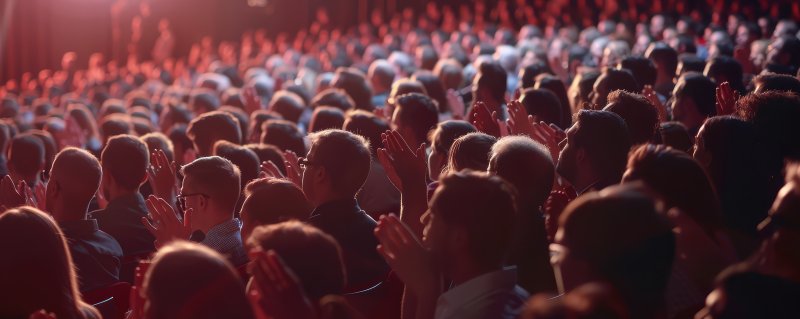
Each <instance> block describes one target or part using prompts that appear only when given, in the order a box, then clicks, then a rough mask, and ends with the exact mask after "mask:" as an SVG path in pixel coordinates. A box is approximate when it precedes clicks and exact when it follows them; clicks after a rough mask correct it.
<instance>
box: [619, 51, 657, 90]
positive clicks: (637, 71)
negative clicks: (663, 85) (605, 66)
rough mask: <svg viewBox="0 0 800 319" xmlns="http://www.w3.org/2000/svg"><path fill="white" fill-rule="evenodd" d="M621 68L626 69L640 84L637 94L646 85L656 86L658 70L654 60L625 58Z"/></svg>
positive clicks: (620, 65)
mask: <svg viewBox="0 0 800 319" xmlns="http://www.w3.org/2000/svg"><path fill="white" fill-rule="evenodd" d="M619 67H620V68H623V69H626V70H628V71H630V72H631V74H633V77H634V78H635V79H636V83H637V84H639V86H638V87H637V89H638V90H637V91H636V92H641V91H642V89H643V88H644V86H645V85H655V84H656V76H657V75H658V74H657V70H656V65H655V63H653V61H652V60H650V59H647V58H644V57H634V56H629V57H625V58H623V59H622V61H620V63H619Z"/></svg>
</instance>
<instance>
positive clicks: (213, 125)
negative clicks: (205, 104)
mask: <svg viewBox="0 0 800 319" xmlns="http://www.w3.org/2000/svg"><path fill="white" fill-rule="evenodd" d="M186 136H188V137H189V139H191V140H192V142H193V143H194V145H195V147H196V148H197V153H198V155H200V156H207V155H209V154H211V151H212V147H214V143H216V142H217V141H220V140H225V141H229V142H232V143H236V144H240V143H241V142H242V132H241V130H240V128H239V120H237V119H236V117H234V116H233V115H230V114H228V113H226V112H223V111H212V112H208V113H205V114H203V115H200V116H198V117H196V118H195V119H194V120H192V122H190V123H189V126H188V127H187V128H186Z"/></svg>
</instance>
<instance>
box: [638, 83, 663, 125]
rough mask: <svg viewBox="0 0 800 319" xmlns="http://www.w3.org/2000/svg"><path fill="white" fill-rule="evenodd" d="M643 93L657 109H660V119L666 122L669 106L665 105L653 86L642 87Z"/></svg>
mask: <svg viewBox="0 0 800 319" xmlns="http://www.w3.org/2000/svg"><path fill="white" fill-rule="evenodd" d="M642 95H644V97H645V98H647V100H648V101H650V103H652V104H653V106H655V107H656V111H658V121H659V122H666V121H667V108H666V107H665V106H664V103H661V99H659V98H658V94H657V93H656V91H655V90H653V86H652V85H645V86H644V89H642Z"/></svg>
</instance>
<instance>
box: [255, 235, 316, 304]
mask: <svg viewBox="0 0 800 319" xmlns="http://www.w3.org/2000/svg"><path fill="white" fill-rule="evenodd" d="M251 258H252V259H253V262H252V263H250V264H249V265H248V271H249V272H250V274H251V275H252V278H253V279H252V281H251V282H250V284H249V285H248V287H247V295H248V297H249V299H250V304H251V306H252V307H253V310H254V313H255V314H256V318H258V319H266V318H271V319H288V318H299V319H311V318H315V317H316V315H315V313H314V307H313V306H312V304H311V301H310V300H309V299H308V296H306V293H305V291H303V287H302V285H301V284H300V280H299V279H298V278H297V275H295V274H294V272H293V271H292V270H291V269H290V268H289V267H287V266H286V264H284V263H283V260H281V258H280V256H278V254H276V253H275V252H274V251H272V250H270V251H267V252H264V251H261V250H256V251H253V252H252V253H251Z"/></svg>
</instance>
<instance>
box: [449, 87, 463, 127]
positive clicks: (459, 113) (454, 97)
mask: <svg viewBox="0 0 800 319" xmlns="http://www.w3.org/2000/svg"><path fill="white" fill-rule="evenodd" d="M447 105H448V106H449V107H450V113H451V114H452V115H453V119H454V120H461V119H464V110H465V109H466V106H464V99H462V98H461V95H460V94H458V91H456V90H453V89H449V90H447Z"/></svg>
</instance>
